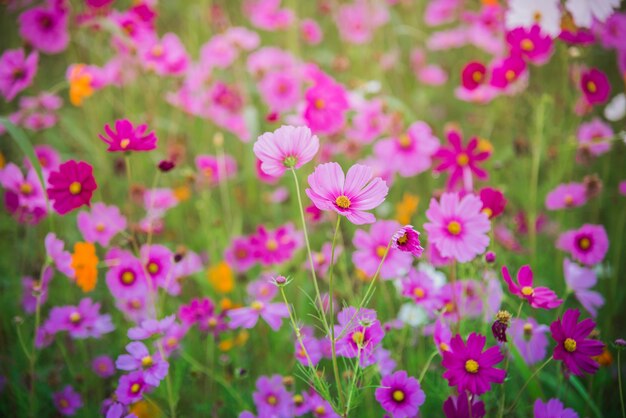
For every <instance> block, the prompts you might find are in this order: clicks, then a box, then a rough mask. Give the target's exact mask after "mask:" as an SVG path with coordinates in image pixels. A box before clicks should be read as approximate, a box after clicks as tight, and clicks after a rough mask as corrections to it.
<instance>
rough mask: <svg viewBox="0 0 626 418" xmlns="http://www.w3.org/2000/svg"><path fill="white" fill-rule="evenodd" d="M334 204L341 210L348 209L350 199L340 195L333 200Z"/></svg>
mask: <svg viewBox="0 0 626 418" xmlns="http://www.w3.org/2000/svg"><path fill="white" fill-rule="evenodd" d="M335 204H336V205H337V206H339V207H340V208H342V209H348V208H349V207H350V204H351V202H350V199H348V196H344V195H341V196H339V197H338V198H337V199H335Z"/></svg>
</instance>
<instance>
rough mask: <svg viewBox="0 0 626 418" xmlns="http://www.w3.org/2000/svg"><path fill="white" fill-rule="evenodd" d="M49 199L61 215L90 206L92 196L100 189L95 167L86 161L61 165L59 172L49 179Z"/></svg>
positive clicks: (54, 172) (51, 175)
mask: <svg viewBox="0 0 626 418" xmlns="http://www.w3.org/2000/svg"><path fill="white" fill-rule="evenodd" d="M48 183H49V184H50V185H49V186H48V190H47V191H48V197H49V198H50V200H52V201H53V204H52V207H53V208H54V210H56V211H57V212H58V213H59V214H61V215H65V214H66V213H68V212H70V211H72V210H74V209H76V208H79V207H81V206H83V205H87V206H89V204H90V201H91V196H92V194H93V192H94V190H96V189H97V188H98V185H97V184H96V179H95V178H94V177H93V167H92V166H91V165H89V164H87V163H86V162H84V161H78V162H77V161H75V160H69V161H67V162H65V163H63V164H61V165H60V166H59V168H58V171H53V172H51V173H50V176H49V177H48Z"/></svg>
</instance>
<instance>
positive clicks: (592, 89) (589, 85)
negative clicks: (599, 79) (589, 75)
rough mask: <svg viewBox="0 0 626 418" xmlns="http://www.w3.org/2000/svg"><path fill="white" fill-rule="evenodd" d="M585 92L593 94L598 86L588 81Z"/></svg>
mask: <svg viewBox="0 0 626 418" xmlns="http://www.w3.org/2000/svg"><path fill="white" fill-rule="evenodd" d="M587 91H589V93H595V92H596V91H598V86H596V83H594V82H593V81H588V82H587Z"/></svg>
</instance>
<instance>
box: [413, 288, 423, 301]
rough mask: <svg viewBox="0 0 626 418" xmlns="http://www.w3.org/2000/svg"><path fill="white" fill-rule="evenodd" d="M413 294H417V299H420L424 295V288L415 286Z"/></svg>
mask: <svg viewBox="0 0 626 418" xmlns="http://www.w3.org/2000/svg"><path fill="white" fill-rule="evenodd" d="M413 294H414V295H415V296H417V297H418V298H419V299H421V298H423V297H424V289H422V288H421V287H416V288H415V289H414V290H413Z"/></svg>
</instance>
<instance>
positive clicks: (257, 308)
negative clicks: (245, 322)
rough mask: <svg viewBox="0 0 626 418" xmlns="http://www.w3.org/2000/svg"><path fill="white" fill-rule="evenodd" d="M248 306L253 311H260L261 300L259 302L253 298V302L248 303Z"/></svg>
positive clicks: (261, 306) (261, 307)
mask: <svg viewBox="0 0 626 418" xmlns="http://www.w3.org/2000/svg"><path fill="white" fill-rule="evenodd" d="M250 307H251V308H252V309H254V310H255V311H260V310H261V309H263V302H259V301H258V300H255V301H254V302H252V303H251V304H250Z"/></svg>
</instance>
